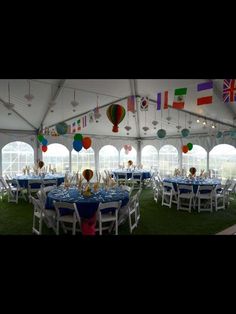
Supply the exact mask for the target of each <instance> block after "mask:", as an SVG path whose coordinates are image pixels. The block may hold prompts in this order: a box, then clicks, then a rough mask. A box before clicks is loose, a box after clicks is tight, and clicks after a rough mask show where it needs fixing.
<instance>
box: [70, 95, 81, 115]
mask: <svg viewBox="0 0 236 314" xmlns="http://www.w3.org/2000/svg"><path fill="white" fill-rule="evenodd" d="M71 105H72V107H73V112H75V111H76V109H75V108H76V107H78V106H79V103H78V102H77V101H76V100H75V90H74V100H72V101H71Z"/></svg>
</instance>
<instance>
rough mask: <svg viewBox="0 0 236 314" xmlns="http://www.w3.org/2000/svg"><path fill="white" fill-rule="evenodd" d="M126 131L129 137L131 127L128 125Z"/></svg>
mask: <svg viewBox="0 0 236 314" xmlns="http://www.w3.org/2000/svg"><path fill="white" fill-rule="evenodd" d="M125 129H126V131H127V133H126V134H127V135H129V131H130V130H131V126H129V125H126V126H125Z"/></svg>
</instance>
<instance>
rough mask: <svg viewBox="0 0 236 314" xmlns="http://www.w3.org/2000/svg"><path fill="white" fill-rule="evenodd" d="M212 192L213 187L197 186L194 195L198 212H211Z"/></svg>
mask: <svg viewBox="0 0 236 314" xmlns="http://www.w3.org/2000/svg"><path fill="white" fill-rule="evenodd" d="M213 190H214V187H213V186H212V185H199V186H198V190H197V194H196V199H197V200H198V212H200V211H210V212H212V203H213ZM202 201H203V202H202Z"/></svg>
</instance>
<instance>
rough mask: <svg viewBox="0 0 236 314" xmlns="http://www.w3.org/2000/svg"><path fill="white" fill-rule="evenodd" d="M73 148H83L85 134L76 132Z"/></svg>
mask: <svg viewBox="0 0 236 314" xmlns="http://www.w3.org/2000/svg"><path fill="white" fill-rule="evenodd" d="M73 148H74V150H75V151H77V152H79V151H81V149H82V148H83V135H82V134H79V133H77V134H75V135H74V141H73Z"/></svg>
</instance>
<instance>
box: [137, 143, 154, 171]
mask: <svg viewBox="0 0 236 314" xmlns="http://www.w3.org/2000/svg"><path fill="white" fill-rule="evenodd" d="M141 160H142V165H143V168H144V169H150V168H154V169H156V168H157V167H158V153H157V150H156V148H155V147H154V146H152V145H146V146H145V147H144V148H143V149H142V157H141Z"/></svg>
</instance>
